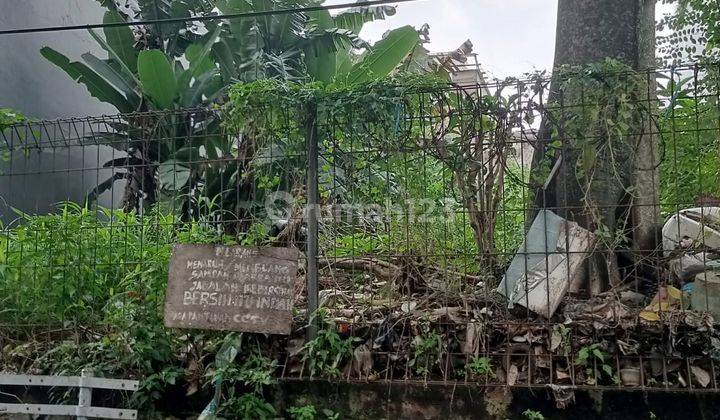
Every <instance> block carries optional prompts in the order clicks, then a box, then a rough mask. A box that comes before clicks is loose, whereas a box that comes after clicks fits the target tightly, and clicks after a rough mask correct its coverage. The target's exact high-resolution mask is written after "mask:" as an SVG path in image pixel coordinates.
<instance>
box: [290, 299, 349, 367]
mask: <svg viewBox="0 0 720 420" xmlns="http://www.w3.org/2000/svg"><path fill="white" fill-rule="evenodd" d="M318 318H319V320H318V321H319V322H320V323H321V324H322V325H323V328H321V329H319V331H318V333H317V337H315V338H314V339H313V340H310V341H308V342H307V343H305V345H304V346H303V348H302V351H301V353H302V357H303V362H305V363H306V364H307V366H308V369H309V370H310V377H315V376H321V377H327V378H334V377H337V376H339V375H340V365H341V363H342V362H343V361H345V360H347V359H348V358H349V357H351V356H352V351H353V346H352V343H353V340H352V338H346V339H343V338H342V337H340V335H339V334H338V332H337V328H336V327H335V325H334V324H333V323H330V322H326V321H325V316H324V315H323V312H322V311H321V310H318Z"/></svg>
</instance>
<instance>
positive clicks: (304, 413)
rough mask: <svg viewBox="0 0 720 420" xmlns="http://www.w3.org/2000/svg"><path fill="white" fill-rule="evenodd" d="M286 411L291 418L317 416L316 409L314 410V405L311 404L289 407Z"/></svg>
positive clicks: (303, 419) (302, 419)
mask: <svg viewBox="0 0 720 420" xmlns="http://www.w3.org/2000/svg"><path fill="white" fill-rule="evenodd" d="M287 411H288V414H290V418H291V419H293V420H315V416H317V410H315V406H314V405H312V404H308V405H303V406H300V407H290V408H288V410H287Z"/></svg>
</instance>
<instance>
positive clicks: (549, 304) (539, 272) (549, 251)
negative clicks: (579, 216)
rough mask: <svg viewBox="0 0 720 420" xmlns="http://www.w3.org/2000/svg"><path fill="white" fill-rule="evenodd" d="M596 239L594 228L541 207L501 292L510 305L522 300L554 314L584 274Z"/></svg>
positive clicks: (546, 314) (541, 311) (548, 314)
mask: <svg viewBox="0 0 720 420" xmlns="http://www.w3.org/2000/svg"><path fill="white" fill-rule="evenodd" d="M595 240H596V238H595V235H594V234H593V233H592V232H590V231H589V230H587V229H584V228H582V227H580V225H578V224H577V223H575V222H570V221H567V220H565V219H563V218H562V217H560V216H558V215H556V214H555V213H553V212H552V211H550V210H541V211H540V212H539V213H538V215H537V216H536V217H535V220H534V221H533V224H532V226H531V227H530V230H529V231H528V233H527V236H526V237H525V241H524V242H523V244H522V245H521V246H520V250H519V251H518V252H517V254H515V257H514V258H513V260H512V262H511V263H510V267H509V268H508V270H507V272H506V273H505V276H504V277H503V280H502V282H501V283H500V285H499V286H498V288H497V291H498V293H500V294H501V295H503V296H505V297H506V298H508V301H509V303H508V307H513V305H514V304H518V305H521V306H523V307H526V308H528V309H530V310H531V311H533V312H535V313H537V314H539V315H542V316H544V317H547V318H550V317H551V316H552V315H553V314H554V313H555V310H556V309H557V307H558V305H560V301H561V300H562V298H563V297H564V296H565V294H566V293H567V291H568V287H569V285H570V284H571V282H572V281H573V280H574V279H575V278H576V277H577V276H578V275H579V274H580V269H581V267H582V262H583V261H584V260H585V258H586V257H587V256H588V255H589V254H590V252H591V251H592V249H593V246H594V245H595Z"/></svg>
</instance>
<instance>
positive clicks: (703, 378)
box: [690, 366, 710, 388]
mask: <svg viewBox="0 0 720 420" xmlns="http://www.w3.org/2000/svg"><path fill="white" fill-rule="evenodd" d="M690 371H691V372H692V374H693V376H695V379H696V380H697V383H698V384H700V386H701V387H703V388H707V386H708V384H710V374H709V373H707V371H706V370H705V369H703V368H701V367H699V366H690Z"/></svg>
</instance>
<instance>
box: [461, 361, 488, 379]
mask: <svg viewBox="0 0 720 420" xmlns="http://www.w3.org/2000/svg"><path fill="white" fill-rule="evenodd" d="M465 368H466V369H467V370H469V371H470V372H472V373H474V374H475V375H477V376H484V377H491V378H494V377H495V372H494V371H493V367H492V361H491V360H490V358H489V357H473V358H472V360H470V363H468V364H467V366H465Z"/></svg>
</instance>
